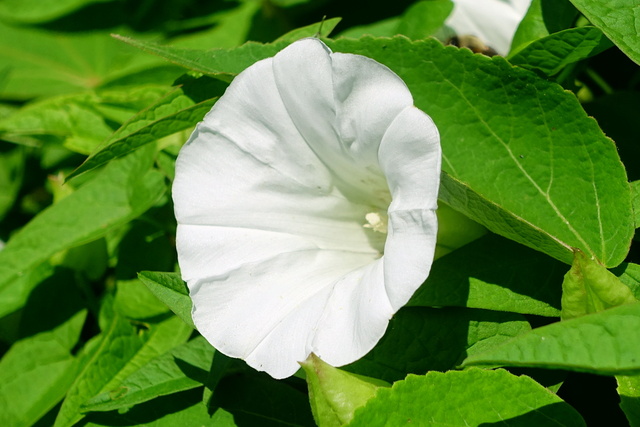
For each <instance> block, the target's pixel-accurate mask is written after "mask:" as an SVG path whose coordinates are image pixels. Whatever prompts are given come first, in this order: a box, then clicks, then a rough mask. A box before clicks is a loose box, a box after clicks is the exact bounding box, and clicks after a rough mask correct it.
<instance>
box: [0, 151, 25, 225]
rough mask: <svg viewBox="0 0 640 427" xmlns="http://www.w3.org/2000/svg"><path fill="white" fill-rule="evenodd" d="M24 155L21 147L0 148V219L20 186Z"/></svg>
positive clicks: (9, 207) (22, 175)
mask: <svg viewBox="0 0 640 427" xmlns="http://www.w3.org/2000/svg"><path fill="white" fill-rule="evenodd" d="M25 157H26V156H25V151H24V148H23V147H7V149H6V150H4V149H3V150H0V220H2V219H3V218H4V216H5V215H6V214H7V212H8V211H9V209H11V207H12V206H13V202H14V201H15V199H16V197H17V195H18V191H20V187H21V186H22V180H23V177H24V164H25Z"/></svg>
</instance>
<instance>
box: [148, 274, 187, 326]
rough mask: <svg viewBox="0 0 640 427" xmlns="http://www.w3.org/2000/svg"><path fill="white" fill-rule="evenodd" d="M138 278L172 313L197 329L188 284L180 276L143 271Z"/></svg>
mask: <svg viewBox="0 0 640 427" xmlns="http://www.w3.org/2000/svg"><path fill="white" fill-rule="evenodd" d="M138 278H140V280H142V283H144V284H145V285H147V286H148V287H149V290H150V291H151V292H153V294H154V295H155V296H156V297H158V299H159V300H160V301H162V302H163V303H165V304H166V305H167V306H168V307H169V308H170V309H171V311H173V312H174V313H175V314H177V315H178V317H180V318H181V319H182V320H183V321H184V322H185V323H186V324H187V325H189V326H191V327H192V328H193V329H195V325H194V324H193V320H192V319H191V307H192V303H191V298H189V290H188V289H187V285H186V283H184V281H183V280H182V279H181V278H180V274H178V273H162V272H152V271H143V272H141V273H140V274H138Z"/></svg>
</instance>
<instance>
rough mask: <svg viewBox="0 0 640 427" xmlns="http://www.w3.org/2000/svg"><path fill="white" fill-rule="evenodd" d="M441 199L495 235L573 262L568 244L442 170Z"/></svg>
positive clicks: (439, 195)
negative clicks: (570, 258) (570, 259)
mask: <svg viewBox="0 0 640 427" xmlns="http://www.w3.org/2000/svg"><path fill="white" fill-rule="evenodd" d="M438 197H439V198H440V199H441V200H443V201H444V202H445V203H447V204H448V205H449V206H451V207H452V208H454V209H456V210H458V211H460V212H462V213H463V214H464V215H466V216H468V217H469V218H471V219H473V220H475V221H477V222H480V223H481V224H484V225H485V226H486V227H487V228H488V229H489V230H491V231H493V232H494V233H497V234H499V235H501V236H504V237H506V238H508V239H511V240H514V241H516V242H519V243H521V244H523V245H526V246H529V247H530V248H533V249H536V250H538V251H541V252H544V253H546V254H548V255H551V256H553V257H554V258H557V259H560V260H562V261H564V262H567V263H568V262H569V261H568V259H569V258H568V256H569V255H568V254H569V251H571V248H570V247H569V246H567V245H566V244H565V243H564V242H562V241H560V240H558V239H557V238H555V237H554V236H552V235H550V234H549V233H547V232H545V231H544V230H542V229H541V228H540V227H536V226H535V225H534V224H531V223H529V222H527V221H524V220H523V218H521V217H519V216H518V215H515V214H514V213H512V212H509V211H508V210H507V209H505V208H504V207H503V206H500V205H499V204H497V203H495V202H493V201H491V200H489V199H487V198H486V197H483V196H482V195H480V194H479V193H477V192H475V191H474V190H473V189H472V188H471V187H469V185H468V184H466V183H464V182H462V181H460V180H458V179H456V178H454V177H453V176H451V175H449V174H448V173H447V172H445V171H442V174H441V176H440V192H439V194H438Z"/></svg>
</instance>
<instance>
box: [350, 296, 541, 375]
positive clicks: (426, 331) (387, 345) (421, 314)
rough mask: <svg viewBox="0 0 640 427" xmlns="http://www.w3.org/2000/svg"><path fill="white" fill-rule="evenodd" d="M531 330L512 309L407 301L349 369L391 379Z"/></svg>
mask: <svg viewBox="0 0 640 427" xmlns="http://www.w3.org/2000/svg"><path fill="white" fill-rule="evenodd" d="M530 330H531V327H530V326H529V323H528V322H527V321H526V320H525V319H524V317H523V316H520V315H517V314H512V313H500V312H493V311H488V310H473V309H460V308H440V309H437V308H422V307H405V308H403V309H402V310H400V311H399V312H398V313H396V315H395V316H394V317H393V319H391V322H390V324H389V327H388V328H387V332H386V333H385V335H384V336H383V337H382V339H381V340H380V342H379V343H378V344H377V345H376V346H375V347H374V348H373V350H371V351H370V352H369V353H368V354H367V355H366V356H365V357H363V358H362V359H360V360H358V361H356V362H354V363H352V364H351V365H348V366H347V367H345V369H346V370H348V371H350V372H354V373H357V374H360V375H366V376H369V377H374V378H380V379H383V380H385V381H388V382H393V381H397V380H399V379H402V378H404V377H405V376H406V375H407V373H424V372H427V371H430V370H438V371H445V370H447V369H452V368H454V367H455V366H457V365H458V364H459V363H460V362H462V360H464V358H465V357H467V355H469V354H472V353H477V352H480V351H482V350H483V349H490V348H494V347H496V346H499V345H501V344H502V343H504V342H506V341H508V340H510V339H511V338H513V337H515V336H518V335H520V334H523V333H526V332H528V331H530ZM399 348H401V349H402V351H401V352H399V351H398V349H399Z"/></svg>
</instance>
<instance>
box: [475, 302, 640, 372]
mask: <svg viewBox="0 0 640 427" xmlns="http://www.w3.org/2000/svg"><path fill="white" fill-rule="evenodd" d="M639 328H640V303H636V304H628V305H623V306H620V307H616V308H611V309H609V310H605V311H602V312H599V313H595V314H590V315H586V316H582V317H578V318H575V319H571V320H567V321H563V322H558V323H553V324H551V325H547V326H543V327H541V328H537V329H534V330H532V331H531V332H529V333H527V334H523V335H521V336H518V337H516V338H514V339H513V340H510V341H508V342H505V343H504V344H502V345H501V346H499V347H497V348H495V349H492V350H489V351H487V352H484V353H481V354H476V355H472V356H470V357H469V358H467V359H466V360H465V361H464V363H463V365H465V366H471V365H492V366H495V365H502V366H529V367H540V368H548V369H565V370H570V371H578V372H589V373H595V374H601V375H635V374H638V373H640V357H638V354H640V336H639V335H638V333H637V331H638V329H639Z"/></svg>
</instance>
